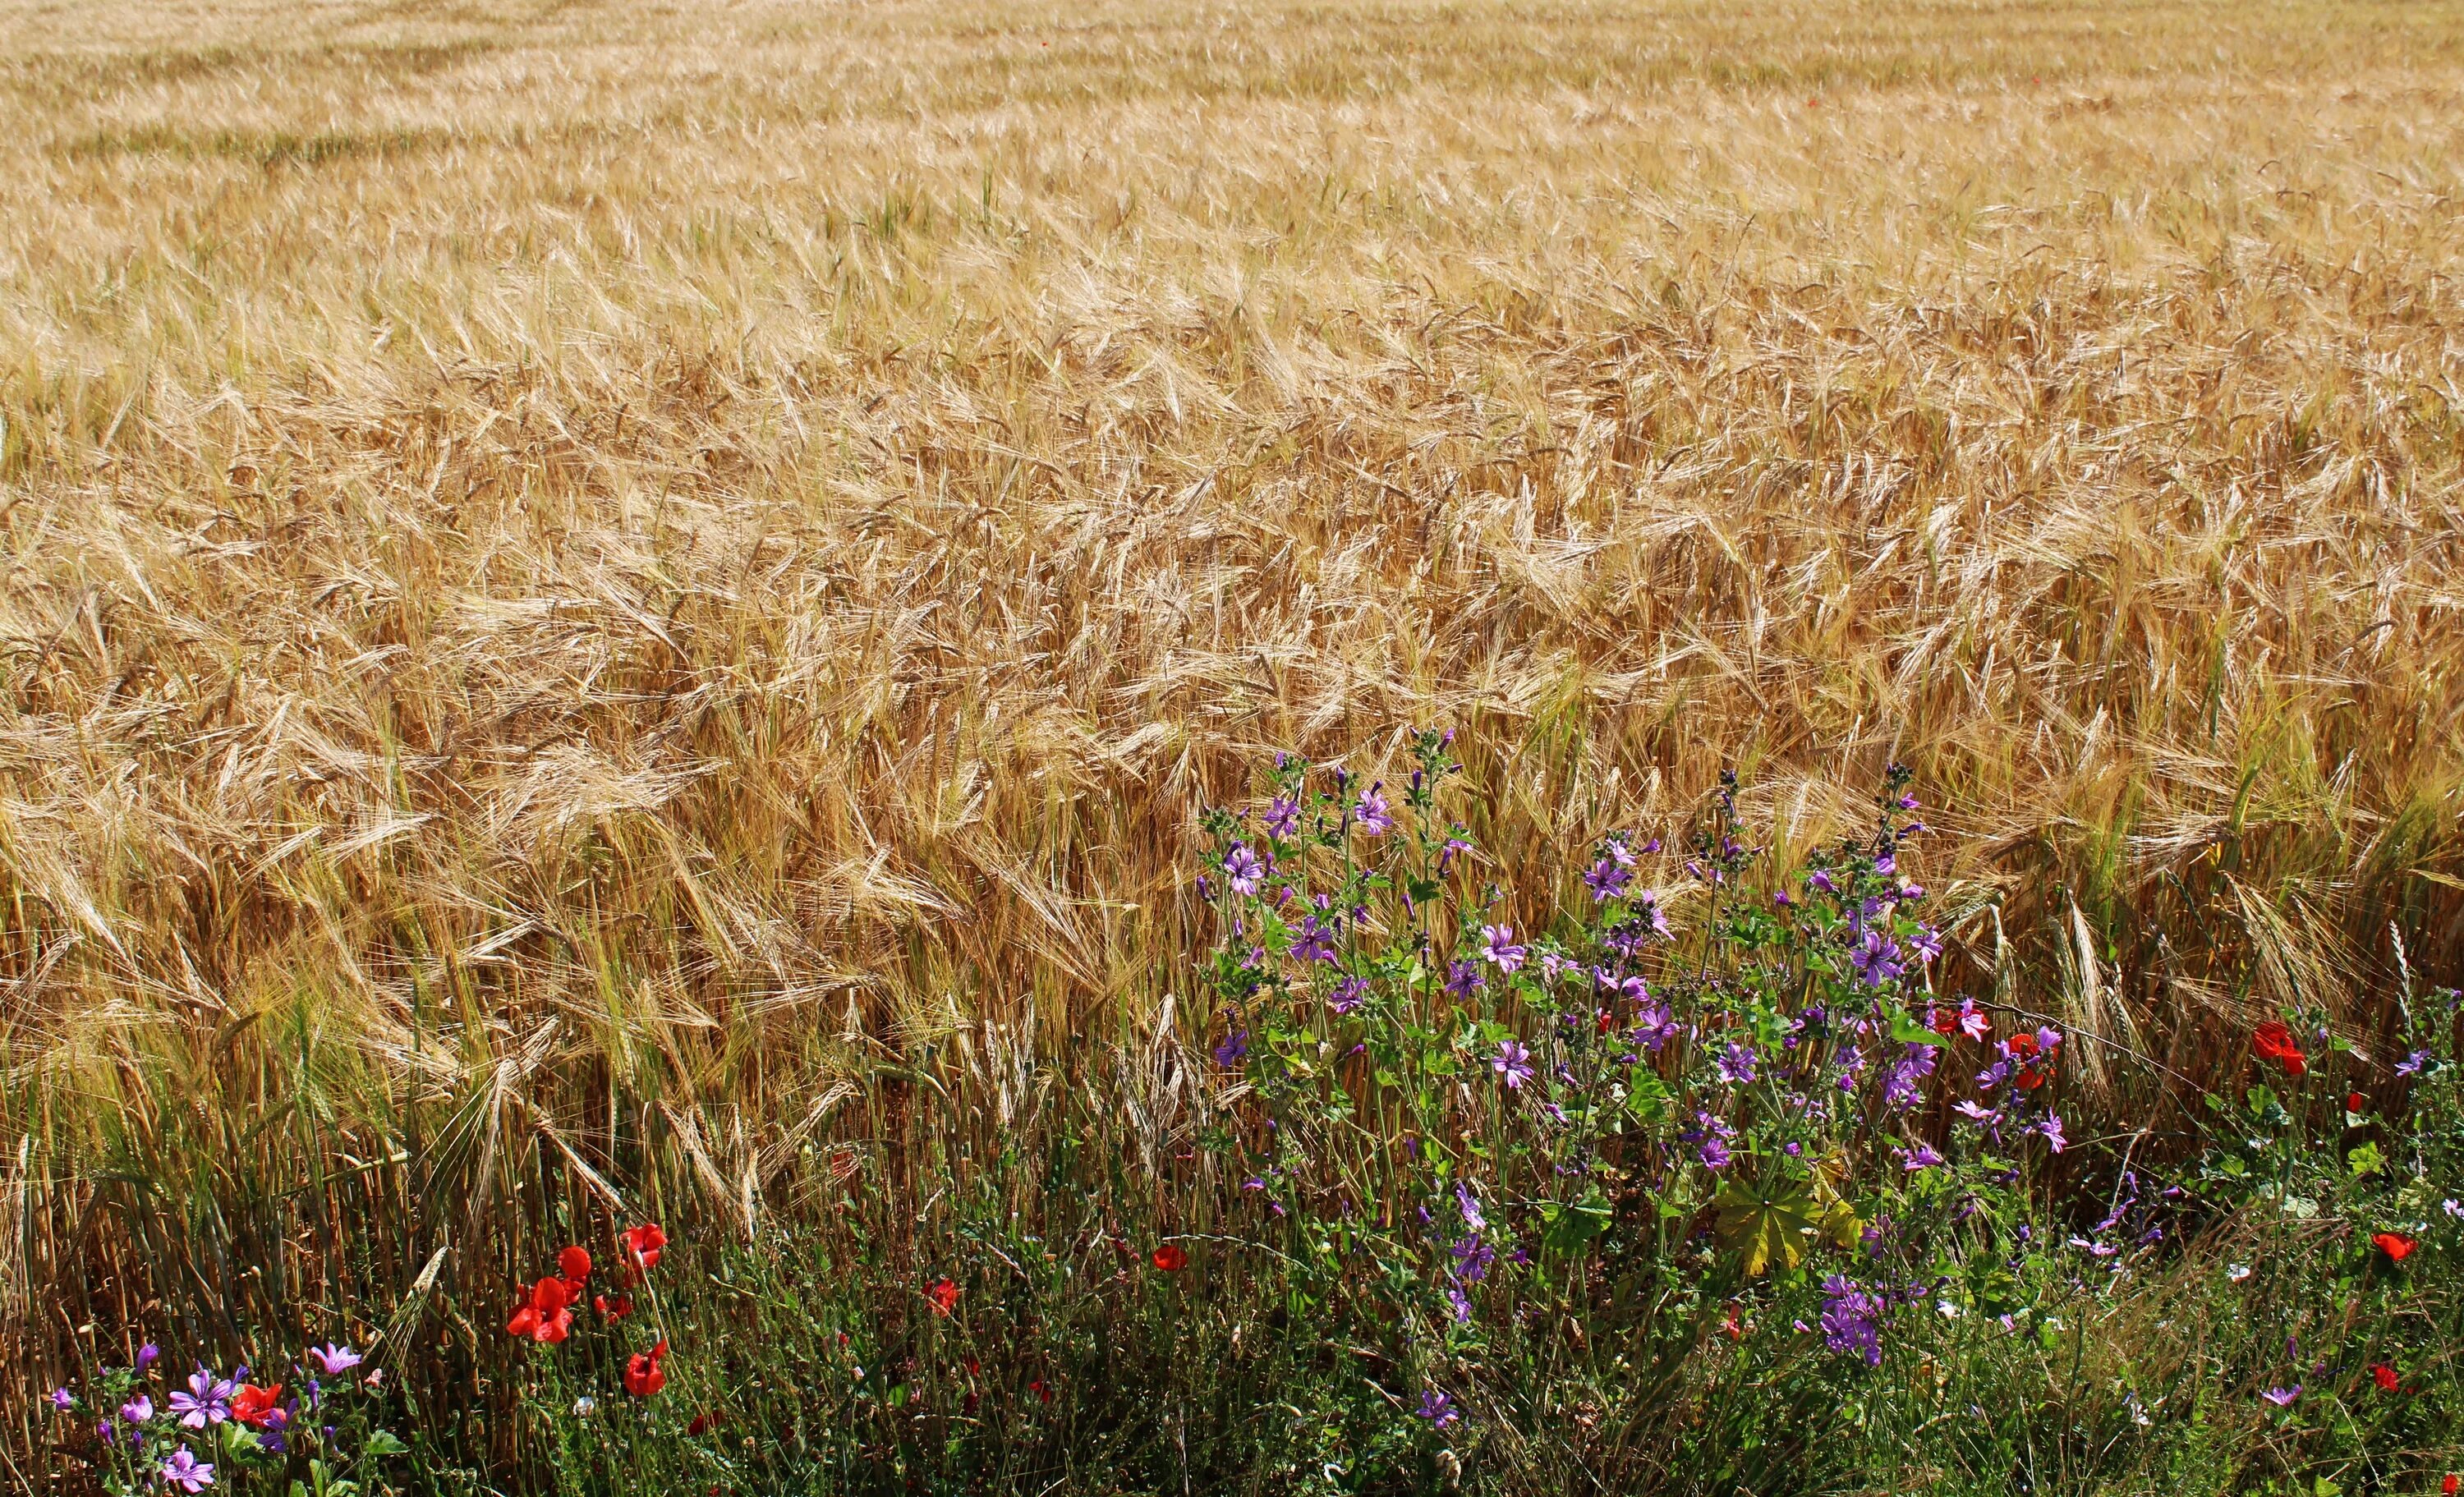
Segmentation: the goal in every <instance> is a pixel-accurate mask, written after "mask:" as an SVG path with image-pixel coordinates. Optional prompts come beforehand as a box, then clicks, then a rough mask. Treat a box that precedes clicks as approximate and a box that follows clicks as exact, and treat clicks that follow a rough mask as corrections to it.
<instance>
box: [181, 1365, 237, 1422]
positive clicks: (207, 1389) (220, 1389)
mask: <svg viewBox="0 0 2464 1497" xmlns="http://www.w3.org/2000/svg"><path fill="white" fill-rule="evenodd" d="M231 1391H232V1389H231V1380H230V1379H229V1378H217V1377H216V1376H214V1375H213V1374H211V1373H209V1372H208V1371H206V1370H205V1369H204V1368H202V1367H200V1368H198V1369H197V1370H196V1372H195V1374H194V1375H193V1376H190V1377H189V1378H188V1391H187V1392H186V1393H175V1394H173V1395H171V1412H172V1413H174V1414H177V1415H178V1416H180V1422H181V1423H183V1424H186V1425H187V1427H188V1428H190V1429H204V1428H205V1427H206V1426H208V1425H209V1424H219V1423H221V1422H222V1421H223V1420H227V1419H229V1418H231Z"/></svg>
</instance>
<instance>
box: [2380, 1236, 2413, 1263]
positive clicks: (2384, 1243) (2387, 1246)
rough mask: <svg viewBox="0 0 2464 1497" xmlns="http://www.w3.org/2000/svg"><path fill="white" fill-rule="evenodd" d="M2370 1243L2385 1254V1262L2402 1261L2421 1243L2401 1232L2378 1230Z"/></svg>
mask: <svg viewBox="0 0 2464 1497" xmlns="http://www.w3.org/2000/svg"><path fill="white" fill-rule="evenodd" d="M2370 1245H2371V1246H2372V1247H2375V1248H2377V1249H2378V1250H2379V1251H2380V1252H2383V1253H2385V1254H2387V1262H2389V1263H2402V1262H2404V1261H2405V1260H2406V1259H2407V1258H2409V1257H2411V1256H2412V1250H2413V1249H2414V1248H2416V1247H2419V1246H2420V1245H2421V1244H2419V1243H2416V1242H2414V1241H2413V1240H2412V1239H2411V1238H2409V1237H2407V1236H2405V1235H2404V1234H2403V1233H2402V1232H2380V1233H2378V1234H2376V1235H2375V1236H2373V1237H2372V1238H2371V1239H2370Z"/></svg>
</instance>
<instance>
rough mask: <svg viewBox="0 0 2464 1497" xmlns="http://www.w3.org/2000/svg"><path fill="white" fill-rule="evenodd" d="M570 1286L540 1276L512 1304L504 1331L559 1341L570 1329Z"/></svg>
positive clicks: (571, 1312) (559, 1280) (535, 1339)
mask: <svg viewBox="0 0 2464 1497" xmlns="http://www.w3.org/2000/svg"><path fill="white" fill-rule="evenodd" d="M572 1306H573V1289H572V1287H571V1286H569V1285H567V1284H566V1283H565V1282H564V1281H563V1280H562V1279H553V1278H551V1279H541V1280H539V1283H537V1284H534V1285H532V1286H531V1288H530V1293H529V1294H528V1295H527V1296H526V1297H524V1298H523V1299H522V1300H521V1301H520V1302H519V1303H518V1304H517V1305H515V1307H514V1318H513V1319H512V1320H510V1321H508V1322H506V1324H505V1330H506V1331H507V1332H509V1333H511V1334H513V1335H517V1336H528V1337H530V1338H531V1339H532V1340H534V1341H546V1342H557V1341H561V1340H563V1339H564V1338H565V1336H566V1335H567V1334H569V1333H570V1332H572V1330H573V1309H572Z"/></svg>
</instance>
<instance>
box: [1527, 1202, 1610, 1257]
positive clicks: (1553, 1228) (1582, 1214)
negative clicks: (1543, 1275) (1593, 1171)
mask: <svg viewBox="0 0 2464 1497" xmlns="http://www.w3.org/2000/svg"><path fill="white" fill-rule="evenodd" d="M1540 1220H1541V1221H1542V1222H1545V1223H1547V1225H1546V1227H1545V1228H1544V1229H1543V1230H1542V1232H1541V1235H1540V1241H1541V1244H1542V1245H1544V1246H1546V1247H1547V1248H1549V1249H1550V1250H1551V1252H1557V1253H1563V1254H1565V1255H1567V1256H1568V1257H1573V1256H1574V1255H1575V1254H1577V1253H1580V1252H1581V1251H1582V1250H1583V1249H1584V1247H1585V1246H1586V1245H1588V1244H1590V1243H1591V1241H1592V1239H1594V1238H1595V1237H1597V1236H1599V1235H1600V1234H1601V1233H1603V1232H1605V1231H1607V1230H1608V1229H1609V1199H1608V1197H1607V1196H1605V1195H1603V1194H1601V1193H1600V1188H1599V1187H1598V1186H1597V1185H1594V1186H1593V1187H1592V1188H1591V1190H1590V1191H1588V1192H1587V1193H1585V1195H1584V1196H1583V1199H1582V1200H1572V1201H1557V1200H1551V1201H1546V1202H1543V1203H1542V1205H1541V1207H1540Z"/></svg>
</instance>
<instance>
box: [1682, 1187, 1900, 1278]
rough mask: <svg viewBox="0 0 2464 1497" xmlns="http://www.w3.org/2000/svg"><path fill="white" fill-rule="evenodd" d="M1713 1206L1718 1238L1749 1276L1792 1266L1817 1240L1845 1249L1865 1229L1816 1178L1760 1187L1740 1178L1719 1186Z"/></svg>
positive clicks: (1757, 1275) (1758, 1275)
mask: <svg viewBox="0 0 2464 1497" xmlns="http://www.w3.org/2000/svg"><path fill="white" fill-rule="evenodd" d="M1712 1204H1713V1205H1715V1206H1717V1207H1719V1210H1720V1216H1719V1221H1718V1223H1717V1225H1718V1230H1719V1234H1720V1238H1721V1240H1722V1241H1723V1242H1725V1243H1727V1244H1728V1245H1729V1246H1731V1247H1734V1248H1736V1249H1737V1250H1738V1251H1739V1252H1740V1253H1741V1254H1742V1255H1743V1257H1744V1260H1745V1270H1746V1276H1747V1277H1748V1278H1759V1277H1761V1276H1762V1275H1763V1274H1765V1273H1768V1272H1769V1271H1770V1270H1771V1265H1772V1264H1774V1263H1776V1264H1778V1265H1780V1266H1782V1267H1787V1268H1793V1267H1795V1266H1797V1265H1798V1264H1800V1263H1802V1262H1804V1261H1805V1250H1806V1248H1807V1246H1808V1245H1809V1244H1811V1243H1812V1241H1813V1240H1814V1239H1815V1238H1828V1239H1829V1240H1830V1241H1831V1242H1833V1243H1835V1244H1838V1245H1840V1246H1843V1247H1844V1246H1847V1245H1849V1244H1853V1243H1855V1242H1856V1241H1857V1239H1858V1237H1859V1234H1860V1233H1862V1232H1863V1231H1864V1229H1865V1223H1864V1222H1862V1221H1860V1220H1859V1218H1858V1216H1857V1212H1856V1210H1855V1208H1854V1207H1852V1206H1850V1205H1849V1204H1848V1203H1847V1202H1846V1201H1844V1200H1840V1199H1839V1198H1838V1197H1837V1196H1836V1195H1834V1194H1833V1193H1832V1191H1831V1189H1830V1187H1829V1185H1828V1184H1827V1183H1826V1182H1823V1181H1820V1180H1816V1179H1782V1180H1779V1181H1776V1182H1774V1183H1773V1184H1771V1185H1770V1186H1768V1187H1764V1186H1758V1185H1753V1184H1749V1183H1748V1182H1747V1180H1746V1178H1745V1177H1744V1176H1742V1175H1740V1176H1738V1177H1737V1178H1733V1179H1731V1180H1729V1181H1728V1182H1727V1184H1725V1185H1723V1186H1721V1187H1720V1194H1719V1195H1718V1196H1716V1197H1714V1198H1713V1200H1712Z"/></svg>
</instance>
